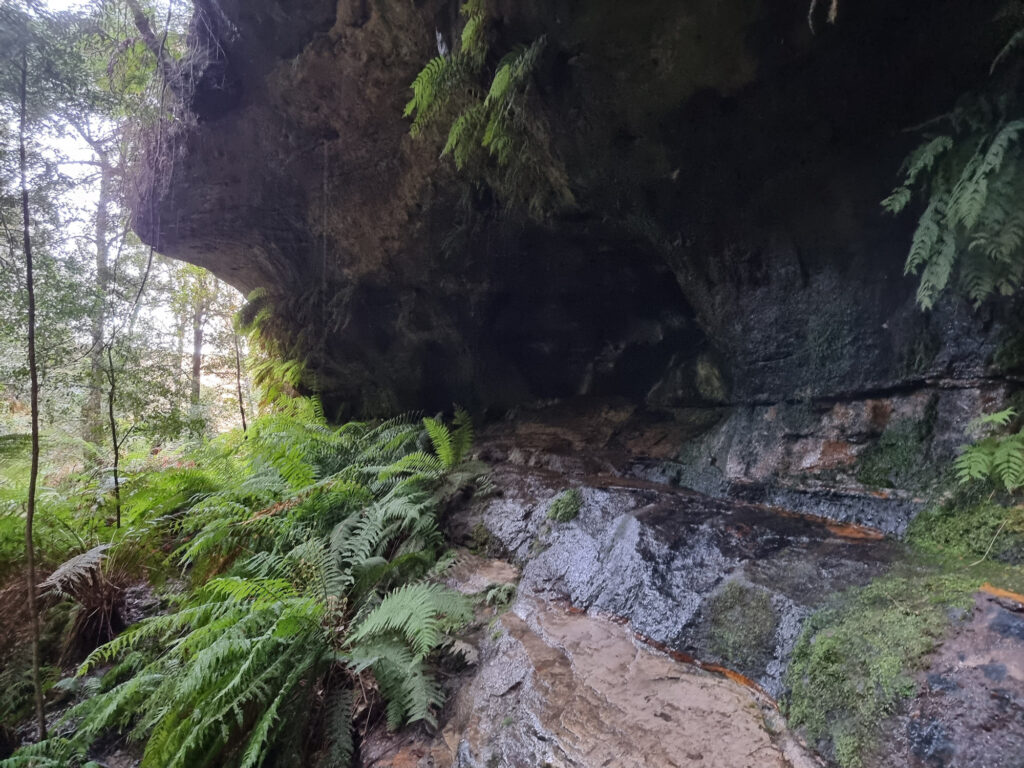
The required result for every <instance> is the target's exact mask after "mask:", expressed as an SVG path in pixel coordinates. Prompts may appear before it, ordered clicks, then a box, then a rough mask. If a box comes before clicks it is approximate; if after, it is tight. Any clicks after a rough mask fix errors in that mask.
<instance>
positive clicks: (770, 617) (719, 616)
mask: <svg viewBox="0 0 1024 768" xmlns="http://www.w3.org/2000/svg"><path fill="white" fill-rule="evenodd" d="M705 615H706V617H707V618H706V621H707V624H706V632H707V637H708V645H709V647H710V649H711V652H712V653H714V654H715V655H716V656H718V657H719V658H721V659H723V660H724V661H725V663H726V664H728V665H729V666H731V667H735V668H737V669H739V670H741V671H745V672H747V671H753V670H755V669H757V668H758V667H760V666H762V665H763V664H765V663H766V662H767V660H768V659H769V658H770V657H771V655H772V651H774V649H775V631H776V629H777V628H778V625H779V616H778V613H776V611H775V608H774V607H773V606H772V601H771V598H770V596H769V595H768V593H767V592H766V591H765V590H763V589H758V588H757V587H752V586H748V585H745V584H741V583H739V582H736V581H730V582H729V583H728V584H726V585H725V586H724V587H723V588H722V589H721V590H720V591H719V592H718V593H717V594H715V595H713V596H712V597H711V598H710V599H709V600H708V606H707V609H706V613H705Z"/></svg>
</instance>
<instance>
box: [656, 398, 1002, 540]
mask: <svg viewBox="0 0 1024 768" xmlns="http://www.w3.org/2000/svg"><path fill="white" fill-rule="evenodd" d="M1010 391H1011V390H1010V389H1009V388H1008V386H1007V384H1006V383H1004V382H1001V381H998V380H984V379H982V380H976V381H955V380H942V381H938V382H935V383H933V384H928V385H922V386H921V387H920V388H916V389H912V390H909V391H906V392H896V393H890V394H880V395H878V396H875V397H870V398H851V399H842V400H838V401H825V402H815V401H813V400H804V401H797V402H782V403H777V404H773V405H754V406H740V407H735V408H731V409H722V410H720V411H718V414H719V417H720V421H719V422H718V423H717V424H715V425H714V426H713V427H711V428H710V429H709V430H708V431H706V432H705V433H703V434H702V435H700V436H699V437H696V438H693V439H690V440H687V441H686V442H685V443H684V445H683V446H682V449H681V450H680V451H679V453H678V454H676V455H674V456H672V457H670V458H669V460H667V461H665V462H662V463H659V464H657V465H653V466H650V467H649V468H647V469H646V470H643V474H644V475H645V476H647V477H650V478H651V479H655V480H659V481H666V482H672V483H675V484H678V485H682V486H685V487H689V488H693V489H696V490H699V491H701V492H703V493H707V494H709V495H713V496H725V497H732V498H736V499H740V500H745V501H751V502H755V503H762V504H769V505H772V506H778V507H783V508H786V509H790V510H795V511H799V512H807V513H810V514H814V515H819V516H822V517H827V518H830V519H832V520H840V521H846V522H851V523H856V524H859V525H866V526H870V527H873V528H877V529H879V530H881V531H884V532H885V533H887V534H893V535H896V536H899V535H902V534H903V533H904V532H905V531H906V529H907V526H908V524H909V523H910V521H911V520H912V519H913V517H914V515H916V514H917V512H918V511H920V509H921V508H922V506H923V505H924V504H925V502H926V499H927V497H928V493H927V491H928V489H929V487H930V486H931V485H932V484H934V482H935V481H936V480H938V479H939V478H940V476H941V474H942V473H943V472H944V471H945V470H946V467H948V466H950V463H951V462H952V460H953V458H954V457H955V456H956V454H957V453H958V452H959V447H960V446H961V445H962V444H963V443H964V442H965V440H966V438H965V431H966V428H967V425H968V423H969V422H970V421H971V420H972V419H974V418H976V417H977V416H979V415H981V414H983V413H989V412H992V411H994V410H997V409H998V408H1000V407H1002V406H1001V404H1002V403H1004V402H1005V401H1006V398H1007V397H1008V394H1009V392H1010Z"/></svg>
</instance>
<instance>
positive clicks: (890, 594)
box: [785, 572, 982, 768]
mask: <svg viewBox="0 0 1024 768" xmlns="http://www.w3.org/2000/svg"><path fill="white" fill-rule="evenodd" d="M981 581H982V580H981V579H979V578H977V577H973V576H965V575H962V574H949V573H934V572H933V573H929V574H916V575H911V576H903V577H897V576H890V577H886V578H883V579H879V580H878V581H875V582H874V583H872V584H870V585H868V586H867V587H864V588H861V589H856V590H851V591H849V592H846V593H844V595H843V596H842V597H841V598H840V600H839V603H838V605H837V606H836V607H833V608H830V609H827V610H824V611H822V612H820V613H818V614H816V615H814V616H813V617H812V618H811V619H810V621H808V623H807V626H806V627H805V629H804V632H803V634H802V635H801V637H800V640H799V641H798V643H797V646H796V649H795V650H794V652H793V659H792V663H791V665H790V669H789V674H788V686H789V689H790V694H789V697H788V699H787V701H786V702H785V708H786V713H787V715H788V717H789V719H790V723H791V724H792V725H794V726H799V727H802V728H803V729H804V731H805V733H806V734H807V737H808V738H809V739H810V740H811V741H812V742H816V743H817V746H818V748H819V749H820V750H821V751H822V752H823V753H825V754H831V756H832V757H833V758H834V759H835V761H836V762H837V763H838V764H839V765H840V766H842V768H860V766H861V765H863V758H864V756H865V755H867V754H869V753H870V751H871V750H872V749H873V748H874V746H875V744H876V743H877V740H878V737H879V735H880V733H881V726H882V724H883V723H884V721H885V720H886V719H887V718H888V717H889V716H891V715H892V714H894V713H896V712H897V711H898V710H899V709H900V707H901V705H902V704H903V702H904V700H906V699H908V698H909V697H911V696H913V695H914V693H915V691H916V682H915V677H914V676H915V673H917V672H918V671H919V670H920V669H922V668H923V667H924V666H925V661H926V658H927V656H928V654H930V653H931V652H932V650H933V649H934V648H935V647H936V645H937V643H938V642H939V641H940V640H941V638H942V637H943V635H944V634H945V633H946V632H947V631H948V628H949V627H950V625H951V623H952V622H953V621H954V617H955V616H957V615H958V614H959V613H961V611H963V610H966V609H967V608H968V607H969V606H970V605H971V603H972V595H973V593H974V591H975V590H976V589H977V588H978V586H980V584H981Z"/></svg>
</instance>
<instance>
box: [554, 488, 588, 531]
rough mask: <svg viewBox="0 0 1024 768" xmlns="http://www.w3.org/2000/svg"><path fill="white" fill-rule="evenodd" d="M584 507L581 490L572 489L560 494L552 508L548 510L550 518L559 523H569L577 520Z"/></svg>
mask: <svg viewBox="0 0 1024 768" xmlns="http://www.w3.org/2000/svg"><path fill="white" fill-rule="evenodd" d="M582 507H583V494H582V493H580V489H579V488H571V489H569V490H568V491H564V492H563V493H560V494H559V495H558V497H557V498H556V499H555V500H554V501H553V502H551V506H550V507H549V508H548V517H549V518H551V519H552V520H554V521H555V522H558V523H567V522H569V521H570V520H575V519H576V515H578V514H579V513H580V509H581V508H582Z"/></svg>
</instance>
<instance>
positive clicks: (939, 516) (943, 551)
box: [907, 489, 1024, 565]
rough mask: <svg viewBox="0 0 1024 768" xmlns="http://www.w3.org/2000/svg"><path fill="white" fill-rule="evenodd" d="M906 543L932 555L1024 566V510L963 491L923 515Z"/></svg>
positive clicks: (911, 527) (908, 535) (920, 515)
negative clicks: (988, 560)
mask: <svg viewBox="0 0 1024 768" xmlns="http://www.w3.org/2000/svg"><path fill="white" fill-rule="evenodd" d="M907 541H908V542H910V544H912V545H913V546H915V547H916V548H917V549H919V550H921V551H923V552H926V553H930V554H937V555H942V556H946V557H953V558H960V559H972V560H973V559H975V558H983V557H988V558H989V559H992V560H996V561H1000V562H1004V563H1009V564H1011V565H1024V508H1021V507H1019V506H1003V505H1002V504H998V503H996V502H995V501H994V500H993V498H992V495H991V494H990V493H988V492H984V493H981V492H977V491H970V490H966V489H961V490H958V492H957V493H955V494H954V495H953V496H952V497H951V498H949V499H947V500H946V501H944V502H943V503H941V504H936V505H934V506H931V507H929V508H928V509H926V510H924V511H923V512H921V514H919V515H918V516H917V517H916V518H915V519H914V521H913V522H912V523H911V524H910V528H909V530H908V531H907Z"/></svg>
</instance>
